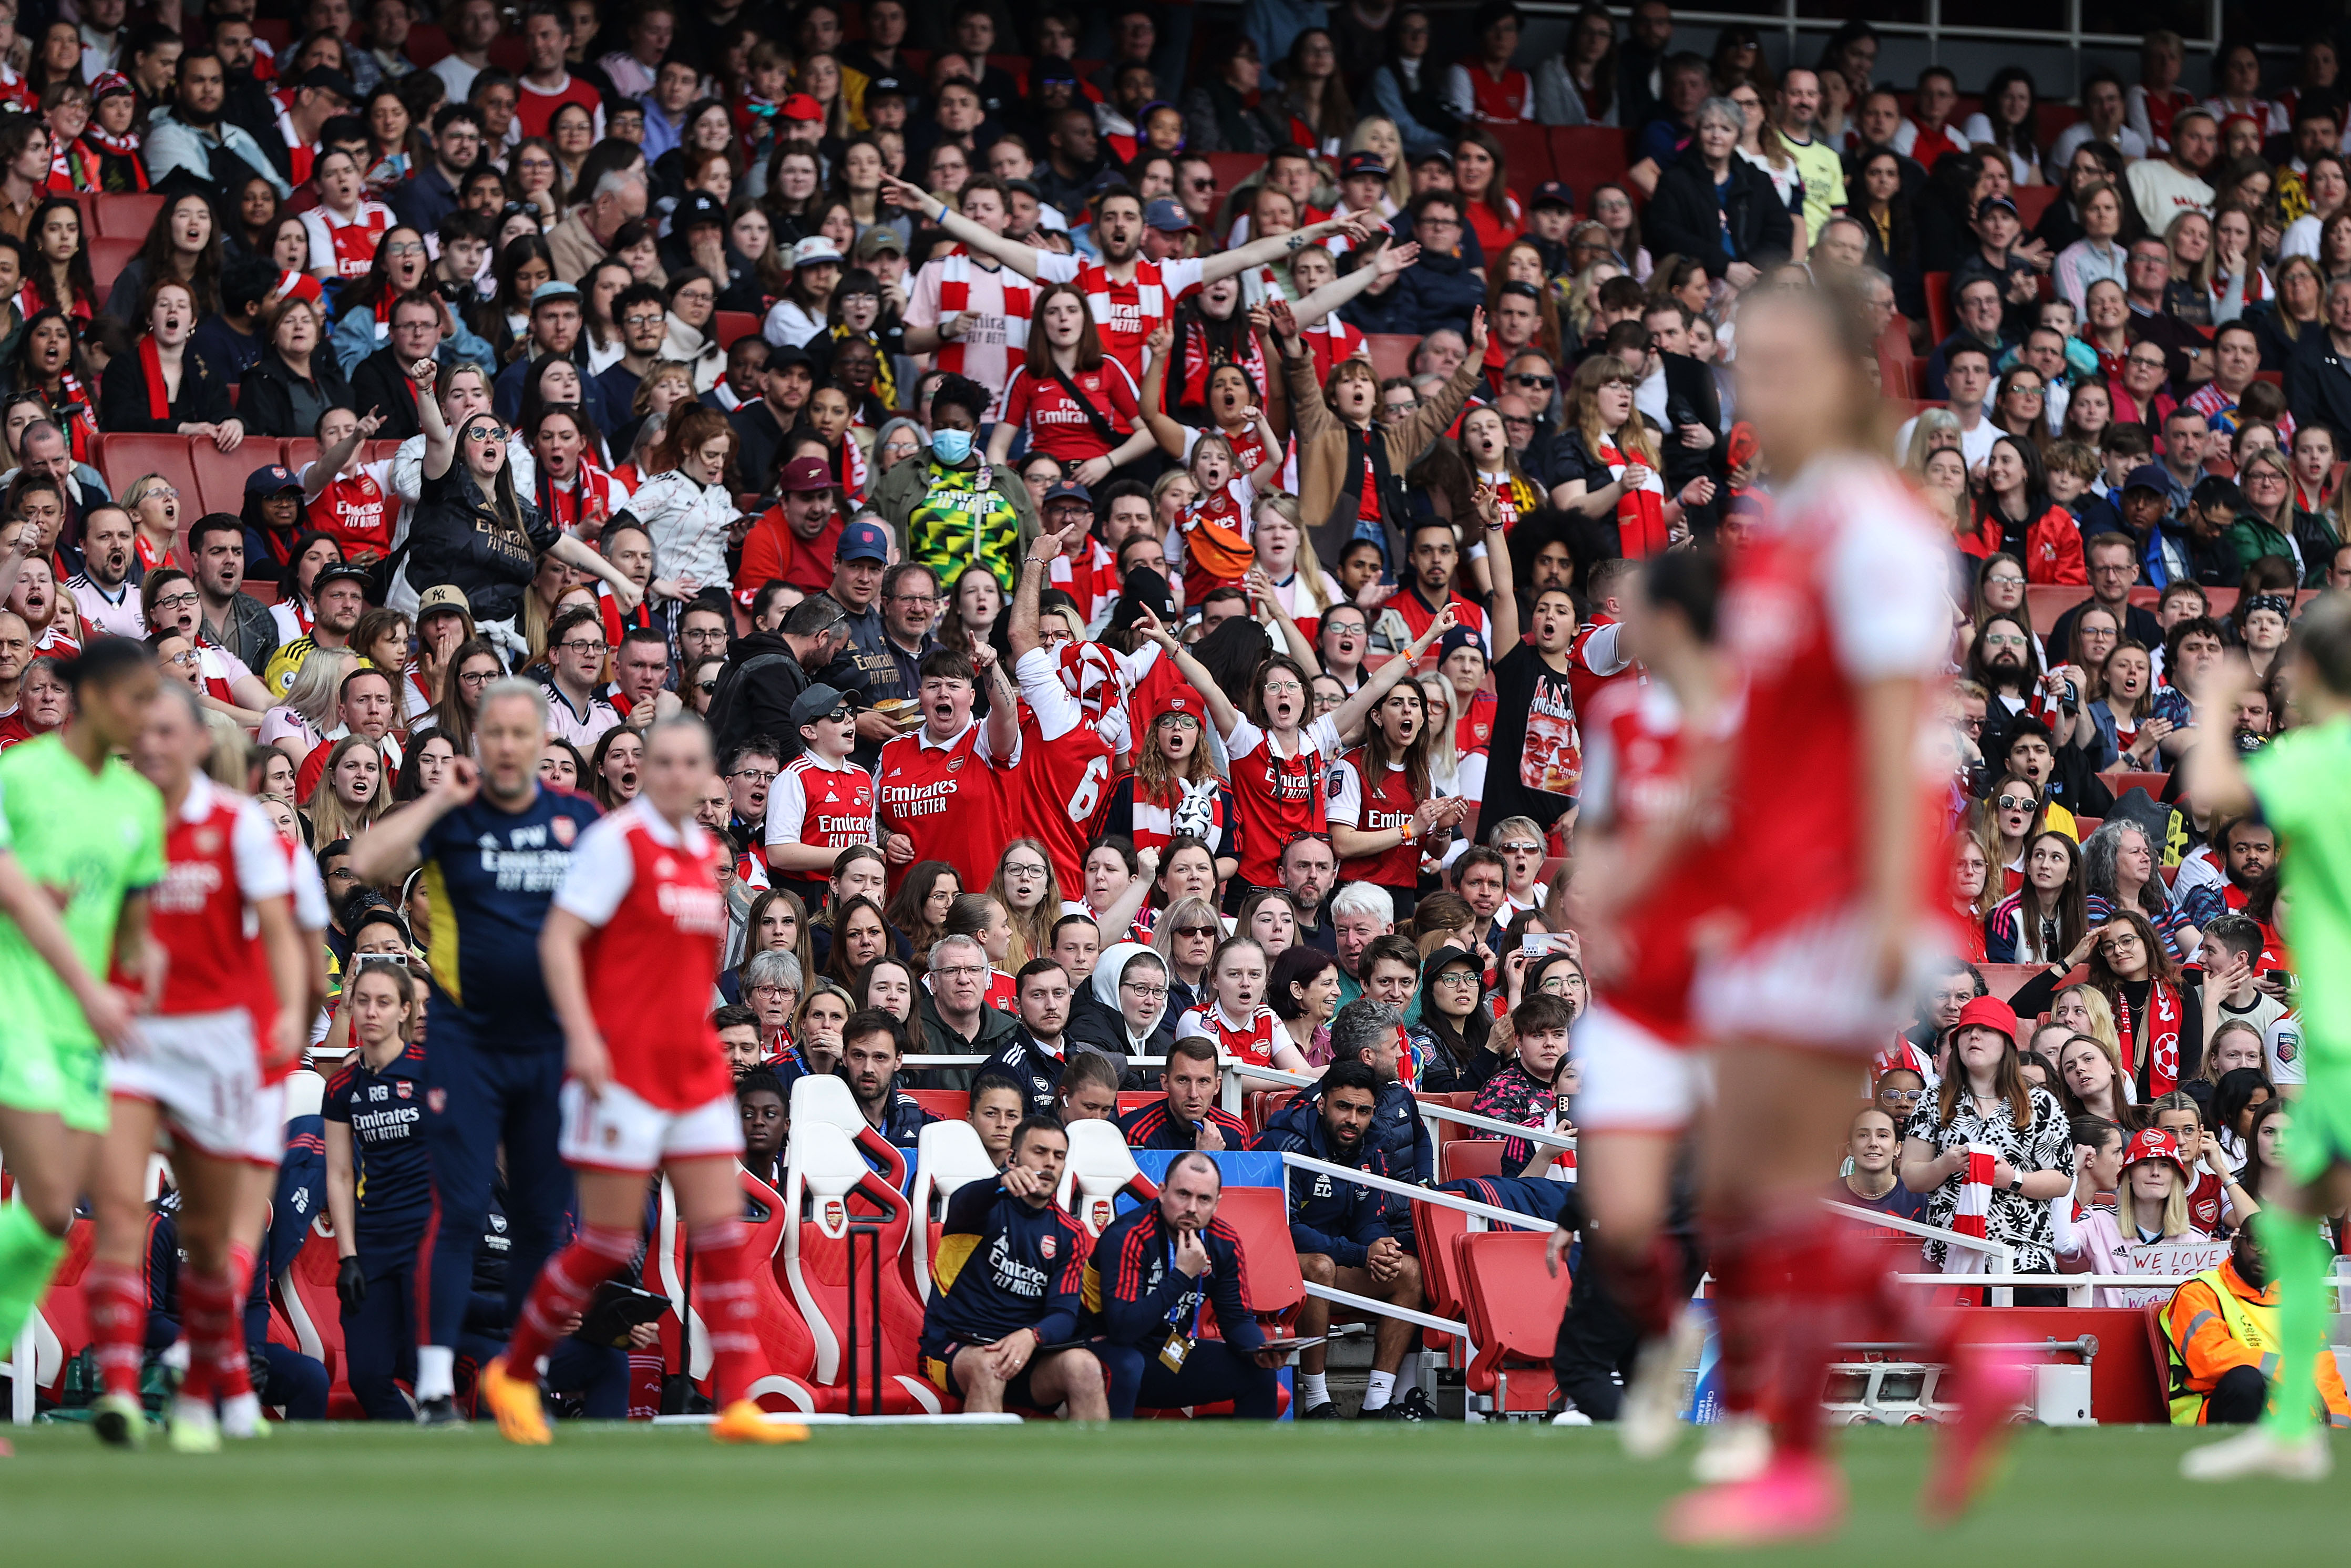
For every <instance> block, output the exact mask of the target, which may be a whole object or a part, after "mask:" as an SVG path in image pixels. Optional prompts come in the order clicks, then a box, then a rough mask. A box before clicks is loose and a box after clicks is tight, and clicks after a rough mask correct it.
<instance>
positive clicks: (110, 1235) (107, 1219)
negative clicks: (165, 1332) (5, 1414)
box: [82, 1095, 210, 1448]
mask: <svg viewBox="0 0 2351 1568" xmlns="http://www.w3.org/2000/svg"><path fill="white" fill-rule="evenodd" d="M161 1123H162V1108H161V1107H160V1106H158V1105H157V1104H156V1103H155V1102H153V1101H152V1100H147V1099H141V1098H135V1097H132V1096H130V1095H120V1096H118V1097H116V1100H115V1103H114V1105H113V1110H112V1122H111V1124H110V1126H109V1127H108V1129H107V1133H106V1135H105V1136H104V1137H103V1138H101V1139H100V1140H99V1162H98V1179H97V1183H96V1185H95V1186H93V1187H92V1188H91V1191H90V1197H91V1208H92V1211H93V1213H94V1214H95V1216H96V1218H97V1227H98V1235H97V1239H96V1242H95V1245H94V1246H93V1248H92V1249H91V1252H90V1260H89V1269H88V1270H86V1271H85V1272H84V1273H83V1275H82V1296H83V1299H84V1300H86V1301H88V1302H89V1328H90V1355H91V1359H92V1360H94V1361H95V1362H96V1363H97V1364H98V1372H99V1379H100V1381H101V1383H102V1384H103V1388H104V1391H103V1392H102V1393H100V1394H99V1396H98V1398H97V1399H96V1400H95V1401H94V1402H93V1403H92V1406H91V1413H90V1429H91V1430H92V1431H94V1432H96V1433H97V1434H98V1435H99V1437H100V1438H101V1439H102V1440H104V1441H106V1442H109V1443H113V1444H118V1445H120V1446H122V1447H126V1448H135V1447H137V1446H138V1445H139V1444H141V1443H142V1442H144V1441H145V1440H146V1436H147V1416H146V1412H145V1410H144V1409H143V1408H142V1407H141V1404H140V1399H139V1369H140V1364H141V1360H142V1359H143V1357H144V1354H145V1351H146V1344H147V1220H148V1208H147V1191H146V1187H147V1162H148V1159H149V1157H150V1156H151V1155H153V1153H154V1151H155V1133H156V1129H157V1127H158V1126H159V1125H160V1124H161ZM190 1375H191V1378H192V1380H193V1381H195V1382H196V1383H197V1385H198V1387H199V1390H200V1391H201V1390H204V1389H208V1388H209V1387H210V1379H209V1378H208V1377H205V1376H204V1375H201V1373H200V1372H199V1371H198V1370H197V1369H196V1368H194V1367H193V1366H191V1368H190Z"/></svg>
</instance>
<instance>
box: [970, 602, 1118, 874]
mask: <svg viewBox="0 0 2351 1568" xmlns="http://www.w3.org/2000/svg"><path fill="white" fill-rule="evenodd" d="M1013 674H1014V675H1015V676H1016V677H1017V678H1018V679H1019V683H1020V697H1021V706H1023V707H1024V708H1025V709H1026V710H1027V711H1026V712H1025V713H1024V714H1023V715H1022V716H1021V720H1020V768H1019V772H1018V773H1015V774H1013V775H1011V776H1009V777H1008V778H1007V779H1006V780H1005V783H1006V786H1007V794H1006V800H1005V803H1006V805H1007V806H1008V807H1011V808H1012V809H1013V813H1014V815H1015V817H1016V818H1017V819H1018V821H1019V825H1020V827H1021V828H1022V829H1023V830H1024V831H1027V832H1029V833H1031V834H1034V835H1035V836H1036V838H1037V840H1038V841H1039V842H1040V843H1042V844H1043V845H1044V846H1045V852H1046V854H1047V856H1048V857H1049V858H1050V860H1051V861H1052V862H1053V875H1054V877H1055V878H1056V879H1057V880H1058V881H1059V882H1060V883H1061V886H1063V887H1083V886H1084V885H1085V881H1086V878H1085V865H1086V839H1087V836H1088V833H1089V831H1090V830H1091V828H1092V823H1093V820H1094V813H1095V812H1096V811H1098V810H1101V809H1102V795H1103V792H1104V791H1105V790H1107V789H1109V787H1110V775H1111V752H1112V751H1113V744H1112V742H1111V741H1110V740H1109V739H1106V738H1104V737H1103V735H1102V729H1101V727H1100V726H1099V725H1097V724H1094V723H1090V722H1089V721H1088V720H1087V718H1086V710H1085V708H1084V707H1083V706H1081V704H1080V703H1079V702H1078V699H1077V698H1076V697H1074V696H1072V695H1070V689H1069V687H1067V686H1065V685H1062V684H1061V663H1060V661H1059V660H1058V659H1056V658H1055V657H1054V655H1053V654H1051V653H1048V652H1047V651H1046V650H1044V649H1042V648H1032V649H1030V650H1029V652H1028V653H1023V654H1021V655H1020V660H1019V663H1018V664H1015V665H1014V666H1013ZM1123 722H1124V721H1123V717H1114V718H1113V720H1112V724H1113V728H1117V727H1121V726H1123ZM967 885H968V884H967Z"/></svg>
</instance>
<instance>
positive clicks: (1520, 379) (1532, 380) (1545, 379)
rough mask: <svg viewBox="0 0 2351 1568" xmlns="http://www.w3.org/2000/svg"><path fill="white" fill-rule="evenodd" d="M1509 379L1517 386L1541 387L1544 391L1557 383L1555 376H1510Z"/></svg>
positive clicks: (1557, 379)
mask: <svg viewBox="0 0 2351 1568" xmlns="http://www.w3.org/2000/svg"><path fill="white" fill-rule="evenodd" d="M1510 380H1511V381H1512V382H1514V383H1516V384H1517V385H1519V386H1522V387H1541V389H1542V390H1543V391H1545V392H1549V391H1550V390H1551V389H1552V388H1553V387H1555V386H1557V385H1558V384H1559V378H1558V377H1556V376H1512V377H1511V378H1510Z"/></svg>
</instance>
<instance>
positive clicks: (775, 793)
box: [767, 751, 873, 850]
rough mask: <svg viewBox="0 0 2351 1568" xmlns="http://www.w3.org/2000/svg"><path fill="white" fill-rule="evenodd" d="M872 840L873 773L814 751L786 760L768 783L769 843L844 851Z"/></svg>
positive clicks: (804, 752) (851, 763)
mask: <svg viewBox="0 0 2351 1568" xmlns="http://www.w3.org/2000/svg"><path fill="white" fill-rule="evenodd" d="M872 841H873V775H872V774H871V773H868V772H867V771H866V770H865V769H864V768H860V767H858V766H857V765H856V764H855V763H853V762H844V763H843V764H842V765H841V767H839V768H835V767H832V766H831V765H830V764H829V763H827V762H826V761H825V760H824V758H820V757H819V756H818V755H817V754H816V753H815V752H813V751H803V752H801V753H800V754H799V756H798V757H795V758H792V759H791V760H790V761H789V762H788V763H786V764H784V770H783V771H782V772H781V773H778V775H776V781H775V782H774V783H773V784H770V785H769V786H768V831H767V842H768V844H770V845H775V844H813V845H817V846H819V847H821V848H824V849H828V850H845V849H847V848H849V846H850V845H852V844H870V843H872Z"/></svg>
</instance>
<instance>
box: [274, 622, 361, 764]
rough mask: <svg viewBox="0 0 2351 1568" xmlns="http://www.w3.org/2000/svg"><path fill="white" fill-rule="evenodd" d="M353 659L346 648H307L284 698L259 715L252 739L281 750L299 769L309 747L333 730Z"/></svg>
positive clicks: (309, 749) (316, 744) (354, 658)
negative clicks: (257, 725) (343, 687)
mask: <svg viewBox="0 0 2351 1568" xmlns="http://www.w3.org/2000/svg"><path fill="white" fill-rule="evenodd" d="M357 660H358V655H357V654H355V653H352V652H351V651H350V649H348V648H313V649H311V650H310V653H309V656H308V658H305V659H304V660H303V661H302V667H301V668H300V669H299V670H298V671H296V672H295V674H294V681H293V684H292V685H289V686H287V688H286V695H285V696H283V697H281V698H280V699H279V700H278V703H277V706H276V707H273V708H271V709H270V710H269V711H268V712H267V713H266V714H264V715H262V716H261V728H260V730H259V732H258V733H257V735H256V740H257V741H258V742H259V743H260V744H261V745H263V746H274V747H277V749H279V750H280V751H283V752H284V753H285V754H286V755H287V756H288V757H290V758H293V759H294V766H295V767H297V768H299V767H300V766H302V759H303V758H306V757H308V756H309V755H310V752H311V748H312V747H317V746H319V745H321V744H323V743H324V741H325V739H326V734H327V731H328V730H329V729H330V728H332V727H334V723H335V720H334V712H335V705H336V703H337V701H338V700H339V699H340V694H341V691H342V685H343V677H344V676H345V675H347V674H350V670H351V666H352V664H355V663H356V662H357Z"/></svg>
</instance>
